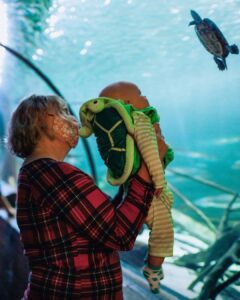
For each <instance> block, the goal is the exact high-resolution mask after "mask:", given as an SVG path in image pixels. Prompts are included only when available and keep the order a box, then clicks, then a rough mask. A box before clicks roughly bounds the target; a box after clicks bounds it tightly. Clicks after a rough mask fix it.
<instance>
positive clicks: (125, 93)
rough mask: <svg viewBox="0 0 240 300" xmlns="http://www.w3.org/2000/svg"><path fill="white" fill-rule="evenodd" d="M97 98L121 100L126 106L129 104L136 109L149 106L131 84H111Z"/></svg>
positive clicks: (145, 99) (120, 82)
mask: <svg viewBox="0 0 240 300" xmlns="http://www.w3.org/2000/svg"><path fill="white" fill-rule="evenodd" d="M99 97H108V98H112V99H116V100H118V99H121V100H123V101H124V102H125V103H126V104H131V105H132V106H133V107H135V108H137V109H143V108H145V107H147V106H149V103H148V100H147V98H146V97H145V96H142V95H141V91H140V89H139V88H138V87H137V86H136V85H135V84H134V83H131V82H125V81H119V82H116V83H112V84H110V85H108V86H106V87H105V88H104V89H103V90H102V91H101V92H100V94H99Z"/></svg>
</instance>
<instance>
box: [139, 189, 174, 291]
mask: <svg viewBox="0 0 240 300" xmlns="http://www.w3.org/2000/svg"><path fill="white" fill-rule="evenodd" d="M172 202H173V196H172V193H171V191H169V190H168V189H167V187H164V189H163V192H162V193H161V195H160V197H158V198H154V200H153V202H152V205H151V207H150V210H149V213H148V216H147V219H146V223H147V225H148V227H149V229H150V230H151V231H150V237H149V243H148V245H149V253H148V258H147V265H146V266H145V267H144V270H143V274H144V276H145V277H146V279H147V280H148V282H149V285H150V288H151V291H152V292H153V293H158V292H159V282H160V280H161V279H162V278H163V271H162V263H163V261H164V258H165V257H166V256H172V253H173V224H172V216H171V207H172Z"/></svg>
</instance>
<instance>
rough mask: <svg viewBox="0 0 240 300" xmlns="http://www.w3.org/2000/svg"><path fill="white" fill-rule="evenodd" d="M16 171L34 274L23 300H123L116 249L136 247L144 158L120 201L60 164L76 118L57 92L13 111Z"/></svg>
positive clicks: (144, 192)
mask: <svg viewBox="0 0 240 300" xmlns="http://www.w3.org/2000/svg"><path fill="white" fill-rule="evenodd" d="M8 142H9V146H10V150H11V151H12V152H13V153H14V154H15V155H17V156H19V157H21V158H23V159H24V162H23V165H22V167H21V169H20V171H19V177H18V192H17V222H18V226H19V228H20V234H21V239H22V242H23V245H24V251H25V254H26V256H27V257H28V259H29V263H30V269H31V278H30V284H29V288H28V290H27V292H26V293H25V299H30V300H31V299H34V300H36V299H37V300H41V299H42V300H48V299H51V300H57V299H59V300H60V299H61V300H64V299H73V300H74V299H78V300H79V299H86V300H87V299H94V300H98V299H104V300H108V299H116V300H118V299H123V295H122V274H121V268H120V261H119V255H118V250H129V249H131V248H132V247H133V244H134V241H135V239H136V237H137V234H138V232H139V230H140V228H141V226H142V224H143V222H144V218H145V217H146V215H147V212H148V209H149V206H150V204H151V200H152V198H153V193H154V189H153V186H152V184H151V179H150V177H149V174H148V172H147V171H146V166H145V164H144V163H143V164H142V166H141V168H140V169H139V172H138V174H137V175H136V176H135V177H134V178H132V179H131V181H130V184H129V190H128V194H127V195H126V197H125V199H124V201H122V202H121V204H120V205H119V203H115V202H114V201H113V202H111V199H110V198H109V197H108V196H107V195H106V194H105V193H103V192H102V191H101V190H100V189H99V188H98V187H97V186H96V185H95V184H94V181H93V180H92V178H91V177H89V176H88V175H87V174H85V173H84V172H82V171H81V170H80V169H78V168H76V167H74V166H72V165H70V164H68V163H65V162H63V160H64V158H65V156H66V155H67V153H68V152H69V151H70V150H71V148H73V147H75V146H76V145H77V142H78V124H77V121H76V120H75V119H74V118H73V117H72V116H70V113H69V111H68V109H67V106H66V105H65V103H64V102H63V100H61V99H60V98H58V97H56V96H36V95H33V96H31V97H29V98H27V99H25V100H23V101H22V102H21V103H20V104H19V106H18V107H17V109H16V111H15V112H14V113H13V115H12V119H11V122H10V127H9V139H8Z"/></svg>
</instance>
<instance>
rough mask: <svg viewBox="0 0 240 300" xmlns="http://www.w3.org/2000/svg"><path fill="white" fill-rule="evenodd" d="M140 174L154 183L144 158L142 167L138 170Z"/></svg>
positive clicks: (147, 180)
mask: <svg viewBox="0 0 240 300" xmlns="http://www.w3.org/2000/svg"><path fill="white" fill-rule="evenodd" d="M137 174H138V176H140V177H141V178H142V179H143V180H145V181H146V182H148V183H152V179H151V176H150V174H149V172H148V168H147V166H146V164H145V162H144V160H142V163H141V167H140V169H139V170H138V173H137Z"/></svg>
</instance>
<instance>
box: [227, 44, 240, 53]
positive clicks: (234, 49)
mask: <svg viewBox="0 0 240 300" xmlns="http://www.w3.org/2000/svg"><path fill="white" fill-rule="evenodd" d="M229 52H230V53H232V54H239V49H238V46H237V45H235V44H233V45H231V46H229Z"/></svg>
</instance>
